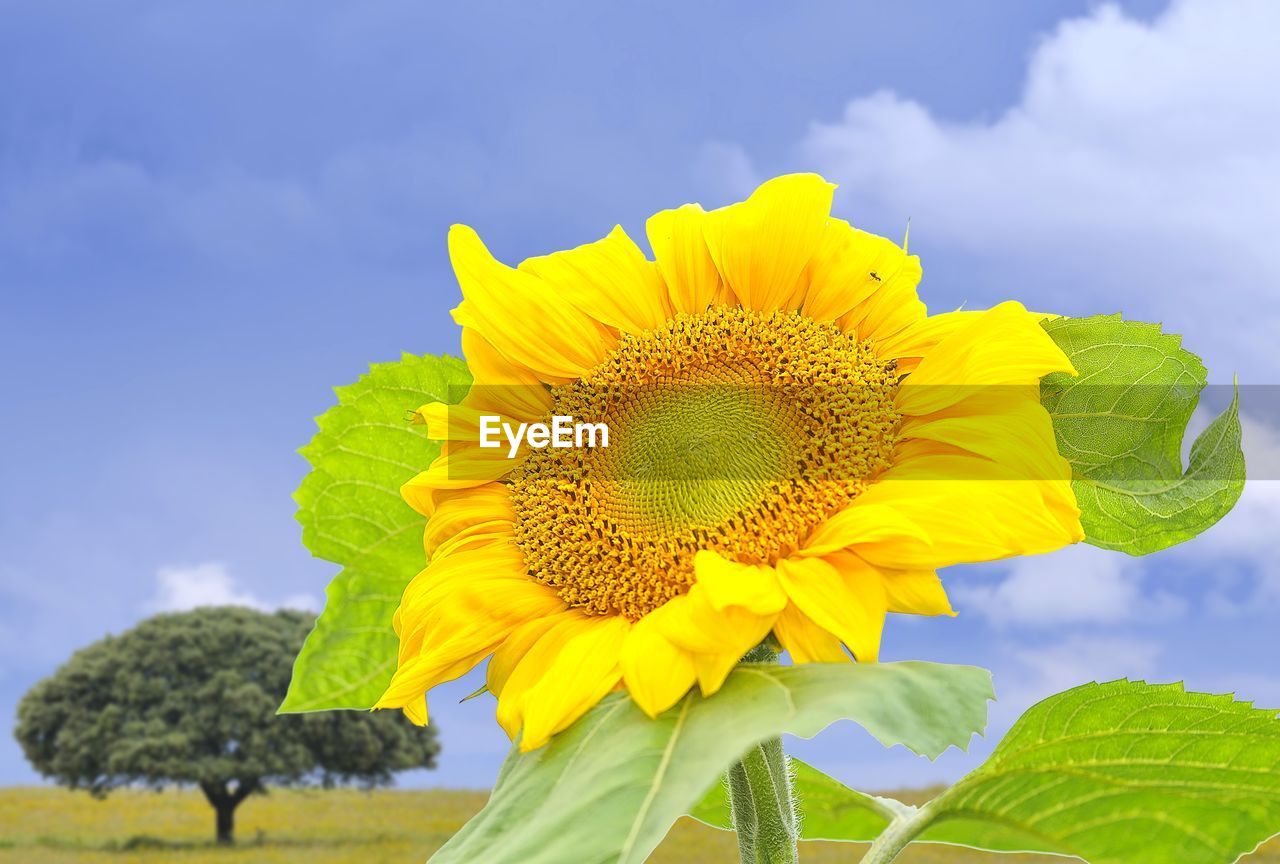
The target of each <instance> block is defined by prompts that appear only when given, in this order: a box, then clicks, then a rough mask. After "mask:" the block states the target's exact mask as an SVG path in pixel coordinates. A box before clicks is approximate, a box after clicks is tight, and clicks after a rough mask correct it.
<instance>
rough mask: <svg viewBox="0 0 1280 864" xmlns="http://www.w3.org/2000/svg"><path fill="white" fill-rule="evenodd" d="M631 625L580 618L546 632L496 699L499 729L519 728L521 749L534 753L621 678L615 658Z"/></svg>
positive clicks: (616, 618)
mask: <svg viewBox="0 0 1280 864" xmlns="http://www.w3.org/2000/svg"><path fill="white" fill-rule="evenodd" d="M630 629H631V622H629V621H627V619H625V618H623V617H621V616H616V615H598V616H586V615H582V616H580V617H578V618H576V619H573V620H566V621H564V622H562V623H560V624H558V625H557V626H555V627H552V628H551V629H550V630H548V631H547V633H545V634H544V635H543V636H542V638H541V639H539V640H538V641H537V642H536V643H535V644H534V646H533V647H532V648H531V649H530V650H529V653H528V654H526V655H525V657H524V659H523V660H521V661H520V662H519V663H518V664H517V665H516V667H515V669H514V670H513V671H512V673H511V675H510V677H509V678H508V679H507V681H506V683H505V685H504V687H503V690H502V694H501V695H500V696H499V697H498V716H499V722H500V723H501V724H502V726H503V728H504V729H506V730H507V732H508V733H511V732H512V731H513V729H519V730H520V733H521V734H520V749H521V751H523V752H528V751H530V750H534V749H537V748H538V747H541V746H542V745H543V744H545V743H546V742H547V741H548V740H549V739H550V737H551V736H552V735H554V734H555V733H557V732H559V731H561V730H562V729H564V728H566V727H567V726H569V725H570V724H572V723H573V722H574V721H575V720H577V719H578V718H579V717H581V716H582V715H583V714H585V713H586V712H587V711H588V710H589V709H590V708H591V707H592V706H594V705H595V704H596V703H597V702H599V701H600V700H601V699H603V698H604V697H605V696H606V695H607V694H608V693H609V691H611V690H612V689H613V687H614V685H615V684H617V683H618V681H619V680H620V678H621V676H622V673H621V670H620V669H619V665H618V660H619V657H620V655H621V653H622V646H623V643H624V642H625V641H626V638H627V634H628V632H629V631H630Z"/></svg>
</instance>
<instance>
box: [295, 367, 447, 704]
mask: <svg viewBox="0 0 1280 864" xmlns="http://www.w3.org/2000/svg"><path fill="white" fill-rule="evenodd" d="M470 381H471V376H470V374H469V373H468V372H467V367H466V365H465V364H463V362H462V361H461V360H458V359H456V358H453V357H433V356H429V355H428V356H425V357H418V356H414V355H411V354H406V355H404V357H403V358H402V359H401V360H400V361H399V362H396V363H378V364H375V365H374V366H372V367H371V368H370V370H369V373H368V374H367V375H363V376H361V378H360V379H359V380H358V381H356V383H354V384H351V385H349V386H346V387H339V388H337V394H338V404H337V405H335V406H333V407H332V408H330V409H329V410H328V411H326V412H325V413H324V414H323V415H321V416H320V417H319V418H317V420H316V423H317V425H318V426H319V427H320V431H319V432H317V433H316V436H315V437H314V438H313V439H311V443H310V444H308V445H307V446H306V447H304V448H302V450H301V453H302V455H303V456H305V457H306V459H307V461H308V462H310V463H311V473H310V474H308V475H307V476H306V479H304V480H303V482H302V485H301V486H300V487H299V488H298V491H297V493H295V495H294V498H295V499H296V500H297V502H298V507H299V509H298V521H299V522H301V523H302V542H303V543H304V544H305V545H306V547H307V548H308V549H310V550H311V552H312V554H314V555H316V556H317V557H320V558H324V559H325V560H327V561H332V562H334V563H335V564H340V565H342V568H343V569H342V572H341V573H339V574H338V575H337V577H335V578H334V580H333V582H332V583H330V585H329V589H328V592H327V594H328V597H327V601H326V603H325V609H324V612H323V614H321V616H320V618H319V620H318V621H317V622H316V626H315V629H314V630H312V631H311V634H310V635H309V636H308V637H307V641H306V644H305V645H304V646H303V648H302V652H301V653H300V654H299V655H298V659H297V662H296V663H295V664H294V668H293V680H292V682H291V683H290V685H289V694H288V696H286V697H285V700H284V704H283V705H282V706H281V707H280V710H281V711H282V712H296V711H320V710H324V709H329V708H369V707H371V706H372V705H373V704H374V702H376V701H377V700H378V697H379V696H381V695H382V692H383V690H385V689H386V685H387V682H388V681H390V680H391V674H392V672H394V671H395V665H396V644H397V643H396V637H395V634H394V633H393V632H392V630H391V616H392V613H393V612H394V611H395V608H396V605H397V604H398V603H399V602H400V595H401V593H403V591H404V587H405V585H407V584H408V582H409V580H410V579H412V578H413V576H414V574H416V573H417V572H418V571H419V570H421V569H422V566H423V564H424V561H425V558H424V553H423V550H422V528H423V518H422V517H421V516H420V515H418V514H417V513H415V512H414V511H413V510H412V509H410V508H409V506H408V505H407V504H405V503H404V501H403V500H402V499H401V497H400V491H399V490H400V486H401V484H403V483H404V482H405V481H406V480H408V479H410V478H411V477H413V476H414V475H415V474H416V473H418V472H419V471H422V470H424V469H426V467H427V466H428V465H430V464H431V460H433V459H434V458H435V457H436V456H437V455H438V454H439V452H440V445H439V444H438V443H437V442H435V441H432V440H430V439H429V438H427V436H426V434H425V431H424V427H422V426H415V425H412V424H411V423H410V422H409V414H410V413H411V412H412V411H414V410H415V409H417V408H419V407H420V406H422V405H423V404H425V403H427V402H433V401H441V402H444V401H448V400H449V397H450V395H451V394H452V395H455V396H456V395H457V394H458V393H459V392H461V391H462V390H463V389H464V388H465V387H466V385H467V384H468V383H470Z"/></svg>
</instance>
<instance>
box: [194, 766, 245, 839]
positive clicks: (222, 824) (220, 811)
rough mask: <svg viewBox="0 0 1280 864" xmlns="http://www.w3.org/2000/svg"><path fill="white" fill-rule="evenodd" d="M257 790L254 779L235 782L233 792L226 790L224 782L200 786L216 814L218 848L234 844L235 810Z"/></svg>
mask: <svg viewBox="0 0 1280 864" xmlns="http://www.w3.org/2000/svg"><path fill="white" fill-rule="evenodd" d="M259 788H260V786H259V784H258V781H257V780H256V779H250V780H237V781H236V788H235V791H234V792H233V791H231V790H229V789H227V784H226V783H225V782H219V783H201V784H200V789H201V791H202V792H204V797H205V799H206V800H207V801H208V802H209V804H211V805H212V806H213V810H214V813H215V814H216V821H215V823H214V824H215V829H214V830H215V833H216V836H217V838H218V845H219V846H230V845H231V844H233V843H235V842H236V836H235V833H236V808H237V807H239V806H240V802H241V801H243V800H244V799H246V798H248V797H249V796H250V795H251V794H253V793H254V792H255V791H257V790H258V789H259Z"/></svg>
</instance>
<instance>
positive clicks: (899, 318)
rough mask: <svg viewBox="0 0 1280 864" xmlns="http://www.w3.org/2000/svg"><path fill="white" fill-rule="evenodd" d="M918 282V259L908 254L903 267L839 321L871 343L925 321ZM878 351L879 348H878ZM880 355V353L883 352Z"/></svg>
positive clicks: (924, 310) (845, 327)
mask: <svg viewBox="0 0 1280 864" xmlns="http://www.w3.org/2000/svg"><path fill="white" fill-rule="evenodd" d="M919 281H920V261H919V259H918V258H916V256H914V255H911V256H909V257H908V258H906V259H905V261H904V263H903V267H902V269H901V270H900V271H899V272H898V274H897V275H896V276H895V277H894V278H893V279H892V280H891V281H889V282H886V283H885V284H884V285H882V286H881V287H880V290H879V291H877V292H875V293H874V294H872V295H871V296H870V297H868V298H867V299H866V300H865V301H863V302H862V303H859V304H858V305H857V306H856V307H855V308H854V309H852V310H851V311H849V312H848V313H846V314H845V315H843V316H841V318H840V321H839V324H840V326H841V327H842V328H843V329H844V330H845V331H847V332H851V333H855V334H857V336H858V338H859V339H865V340H867V341H869V342H871V343H872V345H873V346H879V344H880V342H882V341H883V340H886V339H890V338H892V337H893V336H894V335H896V334H898V333H901V332H902V331H903V330H905V329H907V328H908V327H911V326H912V325H914V324H916V323H918V322H920V321H923V320H925V315H926V314H927V310H926V308H925V305H924V303H922V302H920V298H919V297H918V296H917V295H916V284H917V283H919ZM877 351H879V348H878V347H877ZM882 356H883V354H882Z"/></svg>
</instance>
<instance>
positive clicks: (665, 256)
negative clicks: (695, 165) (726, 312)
mask: <svg viewBox="0 0 1280 864" xmlns="http://www.w3.org/2000/svg"><path fill="white" fill-rule="evenodd" d="M706 215H707V214H706V213H705V212H703V210H702V208H701V207H699V206H698V205H697V204H686V205H684V206H683V207H679V208H677V209H675V210H663V211H662V212H660V213H655V214H654V215H653V216H650V217H649V221H648V222H647V223H646V224H645V232H646V233H647V234H648V237H649V245H650V247H652V248H653V257H654V259H655V260H656V261H657V263H658V269H659V270H660V271H661V273H662V278H663V280H664V281H665V282H666V286H667V296H668V297H669V298H670V302H671V307H672V309H673V310H674V311H676V312H686V313H689V314H691V315H692V314H697V313H699V312H702V311H704V310H705V309H706V308H707V307H708V306H710V305H711V304H712V303H714V302H716V301H717V299H719V298H720V296H721V282H720V271H719V270H717V269H716V262H715V261H713V260H712V258H711V251H710V250H709V249H708V248H707V241H706V240H705V239H704V238H703V236H702V229H703V223H704V220H705V219H706Z"/></svg>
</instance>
